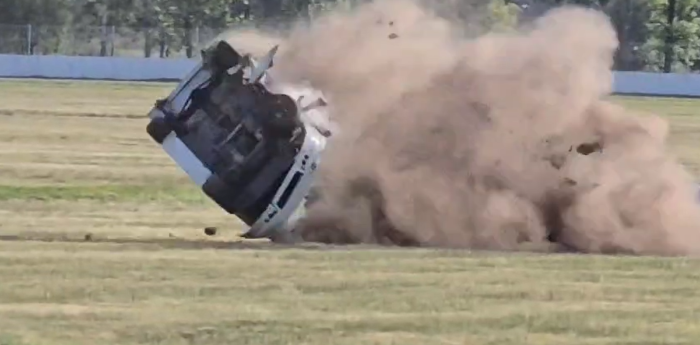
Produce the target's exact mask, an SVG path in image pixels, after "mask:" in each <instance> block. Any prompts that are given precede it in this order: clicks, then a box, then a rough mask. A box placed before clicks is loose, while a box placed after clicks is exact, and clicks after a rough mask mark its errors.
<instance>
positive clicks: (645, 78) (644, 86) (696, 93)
mask: <svg viewBox="0 0 700 345" xmlns="http://www.w3.org/2000/svg"><path fill="white" fill-rule="evenodd" d="M196 63H197V60H194V59H160V58H137V57H96V56H60V55H2V54H0V78H42V79H92V80H123V81H176V80H179V79H181V78H182V77H184V76H185V75H186V74H187V72H188V71H189V70H190V69H192V68H193V67H194V65H195V64H196ZM613 92H614V93H616V94H626V95H644V96H666V97H698V98H700V74H696V73H687V74H676V73H668V74H664V73H647V72H615V73H614V82H613Z"/></svg>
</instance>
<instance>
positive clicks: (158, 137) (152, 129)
mask: <svg viewBox="0 0 700 345" xmlns="http://www.w3.org/2000/svg"><path fill="white" fill-rule="evenodd" d="M172 131H173V129H172V128H171V127H170V125H169V124H168V123H167V122H166V121H165V118H162V117H156V118H154V119H151V121H150V122H149V123H148V125H147V126H146V132H148V135H150V136H151V138H152V139H153V140H154V141H155V142H157V143H158V144H163V141H165V138H166V137H167V136H168V135H169V134H170V132H172Z"/></svg>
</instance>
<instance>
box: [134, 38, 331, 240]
mask: <svg viewBox="0 0 700 345" xmlns="http://www.w3.org/2000/svg"><path fill="white" fill-rule="evenodd" d="M276 51H277V47H276V46H275V47H273V48H272V50H270V52H269V53H268V54H267V55H265V56H264V57H263V58H261V59H260V60H256V59H254V58H253V57H252V56H250V55H248V54H246V55H241V54H240V53H239V52H238V51H236V50H235V49H234V48H233V47H231V46H230V45H229V44H228V43H226V42H225V41H219V42H217V43H216V44H215V45H213V46H211V47H209V48H208V49H206V50H204V51H202V60H201V62H200V63H198V65H197V66H196V67H195V68H194V69H193V70H192V71H191V72H190V73H189V74H188V75H187V76H186V77H185V78H184V79H183V80H182V81H181V82H180V83H179V84H178V86H177V87H176V88H175V89H174V90H173V91H172V92H171V94H170V95H169V96H168V97H167V98H166V99H163V100H159V101H157V102H156V105H155V106H154V107H153V109H152V110H151V112H150V114H149V117H150V122H149V124H148V126H147V132H148V134H149V135H150V136H151V138H152V139H153V140H154V141H155V142H157V143H158V144H160V145H161V146H162V148H163V150H164V151H165V152H166V153H167V154H168V155H169V156H170V157H171V158H172V159H173V160H174V161H175V163H176V164H177V165H178V166H179V167H180V168H181V169H182V170H183V171H184V172H185V173H187V175H188V176H189V177H190V179H191V180H192V181H193V182H194V183H196V184H197V185H198V186H199V187H200V188H201V189H202V191H203V192H204V193H205V194H206V195H207V196H208V197H209V198H211V199H212V200H213V201H215V202H216V203H217V204H218V205H219V206H220V207H221V208H222V209H224V210H225V211H226V212H228V213H230V214H233V215H235V216H237V217H238V218H239V219H240V220H241V221H242V222H243V223H245V224H246V225H248V226H249V227H250V229H249V230H248V231H247V232H246V233H245V234H244V237H247V238H265V237H267V238H271V239H281V238H285V237H288V236H289V235H290V231H291V229H293V227H294V222H295V221H296V220H297V219H298V217H299V216H301V215H303V207H304V201H305V199H306V197H307V195H308V193H309V190H310V189H311V185H312V182H313V176H314V173H315V170H316V167H317V166H318V164H319V163H320V156H321V152H322V151H323V149H324V148H325V145H326V140H327V137H328V136H329V135H330V132H329V131H328V129H326V128H323V127H322V126H320V125H318V124H314V123H312V122H310V121H306V120H305V119H306V118H307V117H308V116H310V115H311V116H319V115H325V114H323V112H324V111H325V109H323V108H324V107H325V106H326V105H327V103H326V101H325V100H323V97H322V96H320V95H319V92H316V90H313V89H311V88H306V87H301V86H300V87H297V86H295V85H273V83H272V81H271V78H270V76H269V75H268V70H269V69H270V67H272V64H273V58H274V55H275V53H276ZM276 89H279V90H282V92H273V91H271V90H275V91H276ZM309 112H316V113H314V114H309Z"/></svg>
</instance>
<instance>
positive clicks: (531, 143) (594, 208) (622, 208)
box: [274, 0, 700, 255]
mask: <svg viewBox="0 0 700 345" xmlns="http://www.w3.org/2000/svg"><path fill="white" fill-rule="evenodd" d="M617 44H618V42H617V38H616V35H615V32H614V29H613V27H612V25H611V23H610V22H609V21H608V18H607V17H606V16H604V15H603V14H601V13H599V12H596V11H593V10H588V9H584V8H577V7H561V8H555V9H552V10H551V11H549V12H548V13H546V14H545V15H544V16H543V17H540V18H539V19H537V20H536V21H534V22H532V23H530V24H529V25H528V26H527V27H523V28H521V29H519V30H518V32H517V33H496V32H493V33H488V34H485V35H482V36H478V37H471V38H466V37H465V36H464V35H463V34H462V33H461V32H460V30H459V27H458V26H456V25H455V24H454V22H453V21H448V20H446V19H445V18H444V17H440V16H438V15H436V14H434V12H432V11H431V10H430V9H427V8H425V7H422V6H421V5H420V4H418V3H415V2H411V1H408V0H406V1H403V0H383V1H375V2H372V3H368V4H366V5H364V6H362V7H360V8H358V9H355V10H353V11H347V10H346V11H336V12H332V13H330V14H328V15H326V16H324V17H322V18H320V19H318V20H316V21H314V22H313V23H312V24H311V25H310V26H305V27H300V28H297V29H296V30H294V31H292V32H291V34H290V35H289V37H288V38H285V40H284V42H281V51H280V55H279V56H278V57H277V58H276V62H275V68H274V69H275V73H276V76H278V77H279V78H282V79H284V80H285V81H294V82H302V81H303V82H308V83H310V84H311V85H312V86H314V87H316V88H319V89H322V90H323V91H324V93H326V95H327V96H328V98H329V99H330V102H331V103H330V107H331V114H332V116H333V121H334V122H336V123H337V124H338V125H339V126H340V128H341V131H340V132H339V133H337V136H336V137H335V138H334V139H333V140H332V141H331V142H330V143H329V146H328V149H327V151H326V152H325V153H324V157H323V160H324V161H323V164H322V166H321V168H320V169H321V170H320V171H319V173H320V174H321V176H320V177H319V181H318V190H319V191H321V195H320V199H319V200H318V201H317V202H315V203H313V204H312V205H311V207H310V208H309V210H308V218H307V219H305V220H304V221H303V223H302V224H300V225H299V227H298V229H297V231H298V232H299V233H300V235H301V236H302V237H303V238H305V239H306V240H309V241H319V242H333V243H375V244H376V243H379V244H386V245H402V246H438V247H452V248H472V249H487V250H523V249H526V250H529V249H532V250H546V251H559V250H565V251H575V252H586V253H630V254H644V255H694V254H697V253H699V252H700V208H699V206H698V204H696V194H695V190H696V189H695V187H694V184H693V180H692V176H691V175H690V174H689V173H687V172H686V171H685V170H684V168H683V167H682V166H681V165H680V164H679V163H678V162H677V160H676V158H675V157H673V156H672V155H671V154H670V153H669V152H668V150H667V147H666V146H665V140H666V137H667V135H668V125H667V123H666V122H665V121H663V120H662V119H660V118H658V117H656V116H653V115H650V114H638V113H635V112H633V111H630V110H629V109H625V108H623V107H621V106H619V105H616V104H613V103H610V102H609V101H607V100H606V97H607V95H608V94H609V93H610V91H611V86H612V73H611V66H612V59H613V54H614V51H615V50H616V48H617Z"/></svg>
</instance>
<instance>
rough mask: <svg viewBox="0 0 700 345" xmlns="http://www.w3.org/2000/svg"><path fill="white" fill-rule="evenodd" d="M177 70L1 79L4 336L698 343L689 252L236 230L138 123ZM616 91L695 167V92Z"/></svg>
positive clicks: (21, 342)
mask: <svg viewBox="0 0 700 345" xmlns="http://www.w3.org/2000/svg"><path fill="white" fill-rule="evenodd" d="M171 86H172V85H170V84H136V83H104V82H47V81H0V142H1V143H2V145H1V146H0V345H39V344H42V345H44V344H45V345H59V344H60V345H95V344H120V345H121V344H124V345H126V344H217V345H218V344H314V345H323V344H348V345H358V344H494V345H495V344H552V345H567V344H610V345H612V344H616V345H617V344H630V345H631V344H640V345H641V344H698V343H700V298H699V297H700V290H698V289H697V283H698V282H700V262H698V261H695V260H691V259H684V258H634V257H603V256H573V255H572V256H567V255H548V256H541V255H534V254H507V255H506V254H487V253H466V252H457V251H436V250H378V249H375V248H356V249H355V250H346V249H337V248H328V247H317V246H308V247H303V248H295V249H279V248H273V247H270V246H268V245H266V244H265V243H259V242H240V241H239V240H238V238H237V233H238V225H237V223H236V222H234V221H233V219H232V218H231V217H229V216H227V215H226V214H225V213H224V212H223V211H221V210H220V209H219V208H218V207H216V206H215V205H214V204H213V202H211V201H209V200H208V199H206V198H204V197H203V195H202V194H201V193H200V192H199V191H198V190H197V189H196V187H194V186H193V185H192V184H191V183H190V182H189V180H188V179H187V177H186V176H184V174H183V173H181V172H180V171H179V170H177V168H175V166H174V165H173V164H172V163H171V161H170V160H169V158H168V157H167V156H166V155H165V154H164V153H163V152H161V151H160V150H159V149H158V147H157V146H156V145H155V144H154V143H152V142H151V140H150V138H148V137H147V135H146V133H145V131H144V127H145V124H146V120H145V113H146V112H147V111H148V109H149V108H150V107H151V105H152V104H153V101H154V100H155V99H156V98H159V97H162V96H164V95H165V94H166V93H167V92H168V91H169V88H170V87H171ZM616 100H617V101H619V102H621V103H623V104H625V105H628V106H630V107H632V108H636V109H640V110H645V111H652V112H655V113H658V114H662V115H664V116H666V117H667V118H668V119H669V120H670V122H671V124H672V138H671V143H672V149H673V151H674V152H675V153H677V154H678V155H679V156H680V157H681V159H682V160H683V161H684V162H685V163H686V164H687V165H688V166H689V167H690V168H691V170H692V171H693V172H694V173H695V174H696V175H700V150H699V149H697V148H696V147H697V145H696V144H695V142H696V140H697V139H696V138H700V101H695V100H675V99H650V98H645V99H641V98H617V99H616ZM205 226H217V227H219V229H220V233H219V235H217V236H216V237H206V236H205V235H204V234H203V233H202V229H203V228H204V227H205ZM88 233H90V234H92V240H91V241H85V240H84V238H85V235H86V234H88ZM32 239H33V241H31V240H32ZM222 248H227V249H226V250H223V249H222Z"/></svg>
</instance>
